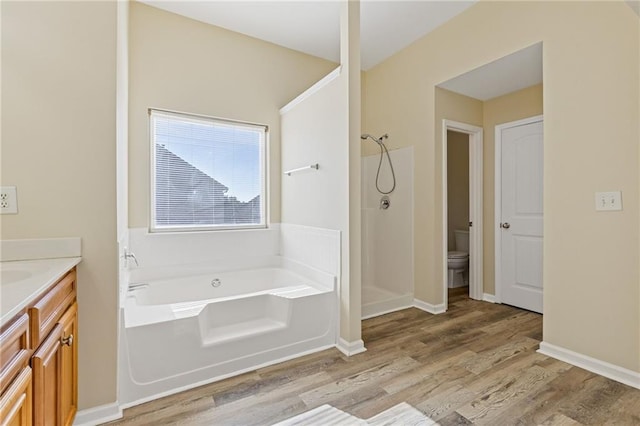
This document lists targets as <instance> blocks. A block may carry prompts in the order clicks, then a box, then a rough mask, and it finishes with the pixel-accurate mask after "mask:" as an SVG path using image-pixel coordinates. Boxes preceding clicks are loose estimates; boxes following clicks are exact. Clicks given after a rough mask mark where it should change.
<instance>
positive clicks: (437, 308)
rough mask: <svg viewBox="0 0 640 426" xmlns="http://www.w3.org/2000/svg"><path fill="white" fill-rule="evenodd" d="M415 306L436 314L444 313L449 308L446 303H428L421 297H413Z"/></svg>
mask: <svg viewBox="0 0 640 426" xmlns="http://www.w3.org/2000/svg"><path fill="white" fill-rule="evenodd" d="M413 307H414V308H418V309H420V310H422V311H425V312H429V313H430V314H434V315H437V314H444V313H445V312H447V308H446V307H445V305H444V303H440V304H439V305H432V304H431V303H427V302H424V301H422V300H419V299H413Z"/></svg>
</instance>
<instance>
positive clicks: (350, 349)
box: [336, 337, 367, 356]
mask: <svg viewBox="0 0 640 426" xmlns="http://www.w3.org/2000/svg"><path fill="white" fill-rule="evenodd" d="M336 348H338V350H339V351H340V352H342V353H343V354H345V355H346V356H352V355H356V354H359V353H362V352H364V351H366V350H367V348H365V347H364V342H363V341H362V339H360V340H356V341H355V342H347V341H346V340H344V339H343V338H342V337H340V338H339V339H338V344H337V345H336Z"/></svg>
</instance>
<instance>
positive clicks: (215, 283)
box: [211, 278, 222, 287]
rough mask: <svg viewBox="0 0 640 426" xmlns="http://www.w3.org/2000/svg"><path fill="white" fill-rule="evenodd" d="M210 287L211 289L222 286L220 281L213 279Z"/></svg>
mask: <svg viewBox="0 0 640 426" xmlns="http://www.w3.org/2000/svg"><path fill="white" fill-rule="evenodd" d="M211 285H212V286H213V287H220V286H221V285H222V281H220V278H214V279H212V280H211Z"/></svg>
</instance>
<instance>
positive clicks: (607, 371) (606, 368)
mask: <svg viewBox="0 0 640 426" xmlns="http://www.w3.org/2000/svg"><path fill="white" fill-rule="evenodd" d="M538 352H540V353H541V354H543V355H547V356H550V357H552V358H556V359H559V360H560V361H564V362H567V363H569V364H571V365H575V366H576V367H580V368H584V369H585V370H588V371H591V372H592V373H596V374H599V375H601V376H604V377H607V378H609V379H611V380H615V381H616V382H620V383H624V384H625V385H629V386H632V387H634V388H636V389H640V373H639V372H637V371H633V370H628V369H626V368H623V367H619V366H617V365H615V364H610V363H608V362H605V361H601V360H599V359H596V358H591V357H590V356H587V355H583V354H580V353H578V352H573V351H570V350H569V349H565V348H561V347H560V346H556V345H552V344H551V343H547V342H541V343H540V349H538Z"/></svg>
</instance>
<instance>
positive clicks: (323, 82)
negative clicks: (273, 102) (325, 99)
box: [280, 65, 342, 115]
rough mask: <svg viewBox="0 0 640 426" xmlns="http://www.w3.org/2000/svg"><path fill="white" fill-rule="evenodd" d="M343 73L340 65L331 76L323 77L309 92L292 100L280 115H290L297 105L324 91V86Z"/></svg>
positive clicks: (281, 110) (281, 109)
mask: <svg viewBox="0 0 640 426" xmlns="http://www.w3.org/2000/svg"><path fill="white" fill-rule="evenodd" d="M341 72H342V65H339V66H338V68H336V69H334V70H333V71H331V72H330V73H329V74H327V75H325V76H324V77H322V79H320V80H319V81H318V82H317V83H315V84H314V85H313V86H311V87H309V88H308V89H307V90H305V91H304V92H302V93H301V94H300V95H298V96H297V97H296V98H295V99H294V100H292V101H291V102H289V103H288V104H286V105H285V106H283V107H282V108H280V115H284V114H286V113H288V112H289V111H291V110H292V109H293V108H294V107H295V106H296V105H298V104H301V103H302V101H304V100H305V99H307V98H308V97H310V96H311V95H313V94H314V93H316V92H317V91H319V90H320V89H322V88H323V87H324V86H326V85H327V84H329V83H330V82H331V81H332V80H334V79H335V78H337V77H338V76H339V75H340V73H341Z"/></svg>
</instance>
